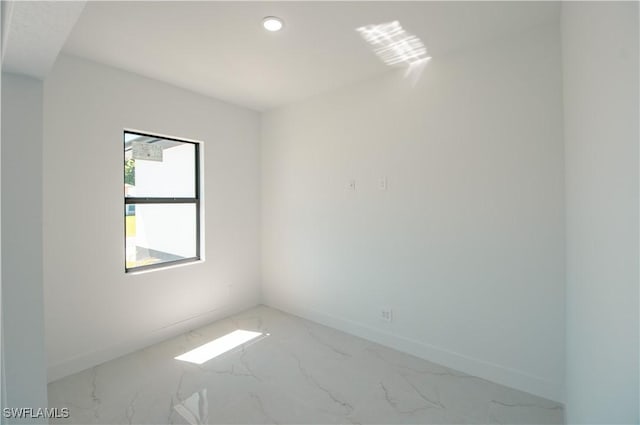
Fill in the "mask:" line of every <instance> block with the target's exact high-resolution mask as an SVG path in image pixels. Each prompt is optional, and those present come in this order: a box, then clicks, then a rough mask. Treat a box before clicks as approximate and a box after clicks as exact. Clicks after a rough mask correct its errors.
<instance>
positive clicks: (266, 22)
mask: <svg viewBox="0 0 640 425" xmlns="http://www.w3.org/2000/svg"><path fill="white" fill-rule="evenodd" d="M262 26H263V27H264V29H266V30H267V31H272V32H273V31H280V30H281V29H282V27H283V26H284V22H283V21H282V19H280V18H277V17H275V16H267V17H266V18H264V19H263V20H262Z"/></svg>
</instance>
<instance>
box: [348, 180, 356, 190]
mask: <svg viewBox="0 0 640 425" xmlns="http://www.w3.org/2000/svg"><path fill="white" fill-rule="evenodd" d="M347 187H348V188H349V190H356V181H355V180H349V185H348V186H347Z"/></svg>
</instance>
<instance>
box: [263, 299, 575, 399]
mask: <svg viewBox="0 0 640 425" xmlns="http://www.w3.org/2000/svg"><path fill="white" fill-rule="evenodd" d="M267 298H268V297H267ZM263 303H264V304H265V305H267V306H269V307H272V308H276V309H278V310H282V311H284V312H286V313H289V314H293V315H295V316H299V317H302V318H304V319H307V320H311V321H313V322H317V323H320V324H323V325H325V326H329V327H331V328H334V329H337V330H340V331H343V332H346V333H349V334H352V335H355V336H358V337H360V338H364V339H367V340H369V341H373V342H377V343H378V344H381V345H384V346H387V347H390V348H393V349H396V350H399V351H402V352H405V353H408V354H411V355H414V356H416V357H419V358H422V359H425V360H429V361H431V362H434V363H437V364H440V365H442V366H446V367H449V368H451V369H455V370H458V371H460V372H464V373H467V374H469V375H473V376H477V377H479V378H483V379H486V380H488V381H491V382H495V383H497V384H501V385H505V386H507V387H511V388H515V389H517V390H520V391H524V392H527V393H530V394H533V395H536V396H538V397H543V398H546V399H549V400H553V401H556V402H559V403H564V393H563V387H562V382H561V381H559V382H554V381H549V380H547V379H544V378H540V377H537V376H533V375H529V374H527V373H524V372H521V371H519V370H515V369H511V368H507V367H504V366H500V365H497V364H493V363H490V362H486V361H483V360H480V359H476V358H472V357H469V356H465V355H463V354H460V353H455V352H453V351H450V350H447V349H444V348H440V347H436V346H433V345H430V344H427V343H424V342H421V341H417V340H414V339H410V338H407V337H403V336H399V335H394V334H392V333H389V332H386V331H384V330H380V329H376V328H373V327H371V326H368V325H364V324H362V323H358V322H354V321H352V320H348V319H344V318H340V317H335V316H331V315H328V314H325V313H322V312H318V311H314V310H311V309H308V308H301V307H298V306H293V305H290V304H287V303H285V302H281V301H276V300H273V299H266V300H265V299H263Z"/></svg>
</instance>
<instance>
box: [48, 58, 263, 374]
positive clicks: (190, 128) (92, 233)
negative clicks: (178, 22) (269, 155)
mask: <svg viewBox="0 0 640 425" xmlns="http://www.w3.org/2000/svg"><path fill="white" fill-rule="evenodd" d="M125 128H127V129H136V130H140V131H145V132H151V133H158V134H162V135H168V136H174V137H183V138H187V139H192V140H200V141H203V149H202V155H204V170H203V172H204V180H203V191H204V192H203V195H204V196H203V197H204V203H205V205H206V208H205V213H204V217H203V218H204V226H205V230H204V238H205V252H204V254H205V257H206V261H204V262H201V263H198V264H190V265H187V266H183V267H176V268H172V269H167V270H159V271H154V272H150V273H144V274H133V275H132V274H128V275H127V274H125V273H124V246H125V244H124V220H123V165H122V162H123V153H122V149H123V145H122V137H123V135H122V132H123V129H125ZM44 135H45V136H44V175H43V177H44V273H45V279H44V286H45V319H46V342H47V354H48V362H49V379H54V378H57V377H60V376H63V375H66V374H68V373H70V372H74V371H77V370H81V369H84V368H86V367H88V366H92V365H94V364H97V363H100V362H102V361H104V360H108V359H111V358H113V357H115V356H118V355H121V354H124V353H126V352H129V351H132V350H135V349H138V348H140V347H142V346H145V345H148V344H150V343H153V342H155V341H159V340H162V339H164V338H167V337H169V336H172V335H175V334H177V333H179V332H183V331H185V330H187V329H190V328H193V327H194V326H198V325H201V324H204V323H208V322H210V321H213V320H215V319H218V318H220V317H223V316H226V315H228V314H229V313H231V312H234V311H236V310H240V309H244V308H248V307H250V306H253V305H255V304H256V303H257V302H258V300H259V289H258V284H259V214H260V208H259V207H260V205H259V193H258V190H259V184H258V178H259V147H258V136H259V118H258V114H257V113H255V112H252V111H249V110H247V109H243V108H239V107H235V106H232V105H228V104H225V103H222V102H219V101H216V100H213V99H211V98H207V97H203V96H200V95H197V94H194V93H191V92H187V91H184V90H181V89H178V88H175V87H172V86H169V85H166V84H163V83H160V82H157V81H153V80H149V79H146V78H142V77H139V76H136V75H133V74H130V73H127V72H123V71H119V70H116V69H113V68H109V67H106V66H103V65H99V64H96V63H92V62H88V61H85V60H81V59H78V58H73V57H67V56H62V57H61V58H59V60H58V61H57V63H56V65H55V66H54V69H53V71H52V73H51V74H50V75H49V76H48V77H47V79H46V81H45V83H44ZM229 285H231V287H229Z"/></svg>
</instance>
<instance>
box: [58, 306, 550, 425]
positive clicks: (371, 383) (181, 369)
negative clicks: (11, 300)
mask: <svg viewBox="0 0 640 425" xmlns="http://www.w3.org/2000/svg"><path fill="white" fill-rule="evenodd" d="M236 329H246V330H254V331H258V332H262V333H263V334H264V335H263V337H260V338H257V339H256V340H254V341H252V342H250V343H246V344H244V345H242V346H240V347H238V348H237V349H234V350H231V351H228V352H227V353H224V354H222V355H220V356H219V357H216V358H214V359H212V360H210V361H208V362H206V363H203V364H202V365H196V364H190V363H185V362H181V361H178V360H175V359H174V357H175V356H177V355H181V354H183V353H184V352H185V351H189V350H192V349H194V348H195V347H197V346H200V345H202V344H205V343H207V342H209V341H211V340H213V339H217V338H219V337H221V336H223V335H226V334H228V333H229V332H231V331H234V330H236ZM194 394H198V396H197V397H194ZM189 400H190V401H189ZM194 400H196V401H199V402H200V406H202V409H201V411H198V418H199V419H198V420H201V421H203V424H208V423H210V424H214V423H234V424H241V423H280V424H291V423H297V424H327V423H335V424H338V423H352V424H368V423H376V424H386V423H388V424H395V423H438V424H444V423H484V424H486V423H510V424H513V423H518V424H534V423H535V424H560V423H562V420H563V408H562V406H561V405H559V404H558V403H555V402H552V401H549V400H544V399H541V398H538V397H535V396H532V395H530V394H526V393H523V392H521V391H517V390H513V389H509V388H506V387H503V386H500V385H498V384H494V383H491V382H489V381H486V380H483V379H480V378H477V377H473V376H470V375H467V374H464V373H462V372H458V371H455V370H452V369H449V368H446V367H444V366H440V365H437V364H435V363H431V362H428V361H426V360H423V359H418V358H416V357H413V356H410V355H408V354H404V353H400V352H398V351H395V350H393V349H390V348H387V347H383V346H381V345H378V344H375V343H373V342H369V341H366V340H363V339H360V338H356V337H353V336H350V335H347V334H344V333H342V332H339V331H337V330H334V329H330V328H327V327H324V326H321V325H318V324H316V323H313V322H308V321H306V320H303V319H300V318H297V317H295V316H290V315H287V314H285V313H282V312H280V311H278V310H274V309H270V308H268V307H264V306H260V307H257V308H254V309H251V310H249V311H246V312H244V313H240V314H238V315H235V316H233V317H230V318H229V319H225V320H222V321H220V322H216V323H213V324H210V325H207V326H204V327H202V328H200V329H197V330H195V331H191V332H188V333H186V334H183V335H181V336H180V337H176V338H174V339H171V340H168V341H165V342H162V343H160V344H156V345H154V346H150V347H147V348H145V349H144V350H141V351H138V352H135V353H132V354H129V355H126V356H123V357H120V358H118V359H115V360H112V361H110V362H107V363H104V364H102V365H100V366H97V367H94V368H91V369H88V370H85V371H82V372H79V373H77V374H75V375H71V376H68V377H66V378H63V379H61V380H58V381H55V382H52V383H51V384H49V404H50V407H68V408H69V409H70V413H71V416H70V417H69V418H68V419H55V420H52V421H51V423H52V425H57V424H73V423H76V424H89V423H95V424H100V423H102V424H107V423H119V424H120V423H122V424H134V423H135V424H138V423H140V424H158V425H159V424H162V423H167V424H172V423H174V422H175V423H178V424H182V423H187V422H189V420H191V421H193V420H194V419H193V418H191V419H188V418H185V417H183V415H182V413H184V409H182V413H181V410H180V409H177V408H176V406H178V405H181V406H182V407H183V408H185V409H187V410H188V411H190V412H196V411H197V409H198V407H197V406H195V405H194V404H193V403H195V401H194ZM167 403H168V404H169V405H168V414H167V410H165V406H167ZM196 404H197V403H196ZM194 409H195V410H194ZM187 416H188V415H187ZM185 420H186V421H187V422H185Z"/></svg>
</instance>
